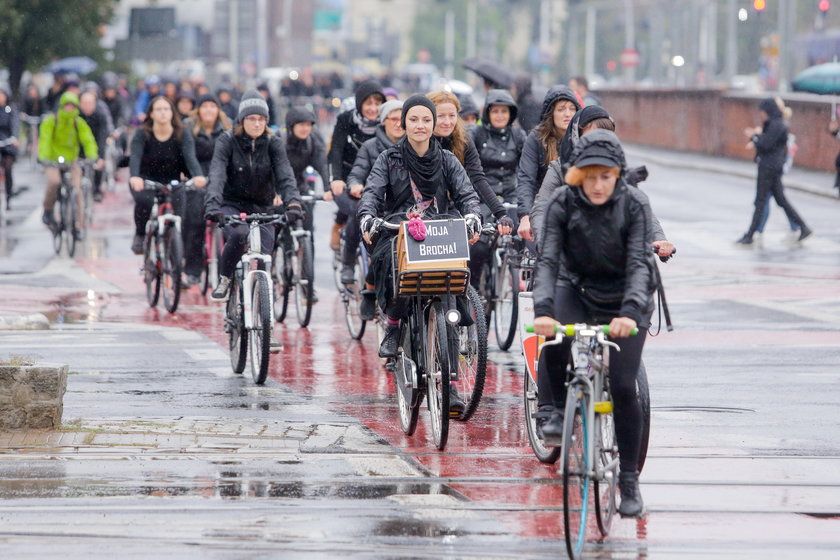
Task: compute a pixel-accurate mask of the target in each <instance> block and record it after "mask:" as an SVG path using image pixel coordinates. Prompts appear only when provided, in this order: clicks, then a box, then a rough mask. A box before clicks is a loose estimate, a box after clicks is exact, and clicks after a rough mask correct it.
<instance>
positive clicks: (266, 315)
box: [248, 274, 271, 385]
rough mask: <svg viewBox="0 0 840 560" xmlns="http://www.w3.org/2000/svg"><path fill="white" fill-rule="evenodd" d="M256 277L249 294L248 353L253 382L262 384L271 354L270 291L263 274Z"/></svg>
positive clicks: (266, 373)
mask: <svg viewBox="0 0 840 560" xmlns="http://www.w3.org/2000/svg"><path fill="white" fill-rule="evenodd" d="M256 278H257V281H256V282H255V283H254V293H253V294H251V325H250V326H249V329H248V353H249V354H250V355H251V376H252V377H253V378H254V383H256V384H257V385H262V384H263V383H265V378H266V376H267V375H268V363H269V358H270V356H271V354H270V351H271V292H270V291H269V289H268V280H266V278H265V276H264V275H262V274H258V275H257V277H256Z"/></svg>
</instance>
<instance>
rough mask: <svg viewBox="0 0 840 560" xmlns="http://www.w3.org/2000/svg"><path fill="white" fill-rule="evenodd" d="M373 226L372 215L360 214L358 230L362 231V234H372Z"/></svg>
mask: <svg viewBox="0 0 840 560" xmlns="http://www.w3.org/2000/svg"><path fill="white" fill-rule="evenodd" d="M374 226H375V223H374V219H373V216H368V215H367V214H366V215H364V216H362V218H361V219H360V220H359V230H360V231H361V232H362V235H364V234H366V233H370V234H371V235H373V234H374V233H375V232H374Z"/></svg>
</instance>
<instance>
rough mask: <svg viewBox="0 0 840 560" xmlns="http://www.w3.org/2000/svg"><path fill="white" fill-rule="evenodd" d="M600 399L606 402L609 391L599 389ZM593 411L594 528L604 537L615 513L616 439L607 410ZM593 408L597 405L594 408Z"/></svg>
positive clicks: (613, 425) (607, 401)
mask: <svg viewBox="0 0 840 560" xmlns="http://www.w3.org/2000/svg"><path fill="white" fill-rule="evenodd" d="M601 402H605V403H610V405H612V402H611V400H610V392H609V391H607V390H604V391H603V394H602V395H601ZM611 408H612V407H611V406H610V410H608V411H602V412H596V414H595V426H594V428H595V429H594V430H593V431H592V432H593V434H594V437H595V438H596V439H595V444H596V445H595V461H596V467H597V468H598V472H599V475H600V476H597V477H595V483H594V484H593V487H594V490H595V519H596V520H597V521H598V530H600V531H601V535H602V536H604V537H606V536H607V535H608V534H609V533H610V525H611V524H612V520H613V516H614V515H615V510H616V505H615V490H616V484H617V483H618V443H617V441H616V438H615V422H614V419H613V413H612V410H611ZM596 410H597V409H596Z"/></svg>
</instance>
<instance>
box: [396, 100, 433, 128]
mask: <svg viewBox="0 0 840 560" xmlns="http://www.w3.org/2000/svg"><path fill="white" fill-rule="evenodd" d="M416 105H422V106H423V107H426V108H428V109H429V111H431V112H432V129H434V128H435V126H436V125H437V107H435V104H434V103H432V100H431V99H429V98H428V97H426V96H425V95H423V94H422V93H415V94H414V95H412V96H411V97H409V98H408V99H406V100H405V101H404V102H403V106H402V116H401V117H400V126H402V128H403V130H405V129H406V128H405V116H406V115H407V114H408V110H409V109H411V108H412V107H414V106H416Z"/></svg>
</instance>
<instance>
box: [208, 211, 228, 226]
mask: <svg viewBox="0 0 840 560" xmlns="http://www.w3.org/2000/svg"><path fill="white" fill-rule="evenodd" d="M204 219H205V220H208V221H210V222H216V223H217V224H221V223H223V222H224V221H225V214H224V212H222V211H221V210H207V211H206V212H204Z"/></svg>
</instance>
